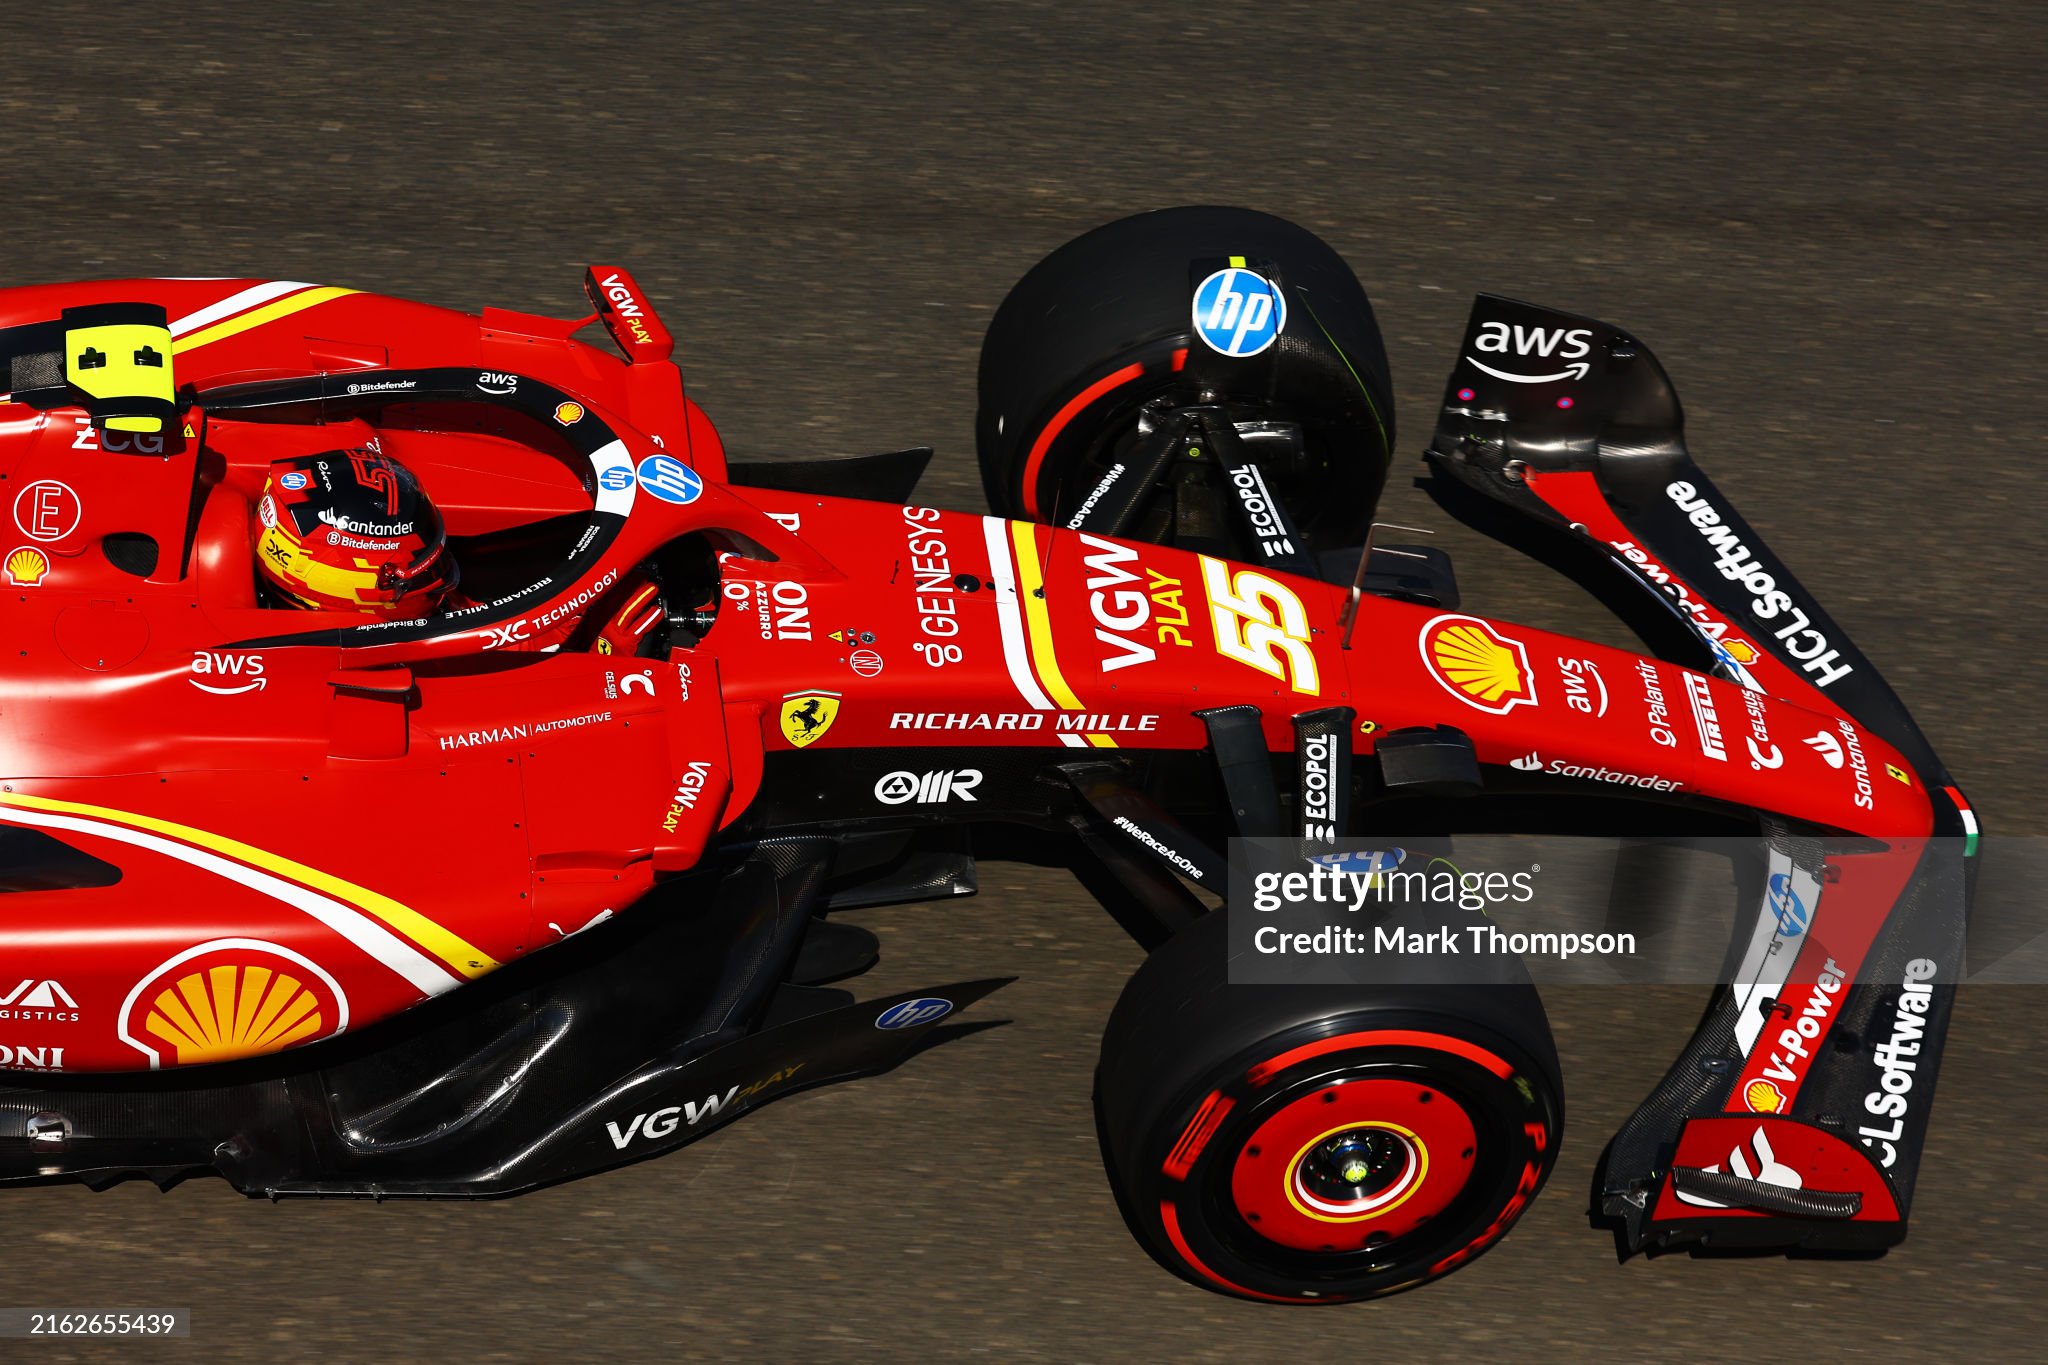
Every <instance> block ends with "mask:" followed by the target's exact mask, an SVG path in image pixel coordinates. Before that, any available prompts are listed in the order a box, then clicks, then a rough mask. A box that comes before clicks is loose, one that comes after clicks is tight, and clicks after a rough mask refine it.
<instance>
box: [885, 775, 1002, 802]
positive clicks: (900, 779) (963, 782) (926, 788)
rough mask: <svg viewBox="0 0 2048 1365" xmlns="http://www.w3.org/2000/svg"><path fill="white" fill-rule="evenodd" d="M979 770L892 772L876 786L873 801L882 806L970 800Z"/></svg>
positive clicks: (979, 778)
mask: <svg viewBox="0 0 2048 1365" xmlns="http://www.w3.org/2000/svg"><path fill="white" fill-rule="evenodd" d="M981 776H982V774H981V769H979V768H941V769H938V770H937V771H934V772H926V773H914V772H908V771H904V772H893V773H889V774H888V775H886V776H885V777H883V778H882V779H881V780H880V781H878V782H876V783H875V800H877V801H880V802H881V803H882V804H883V805H885V806H903V805H909V804H912V803H915V804H917V805H920V806H937V805H943V804H944V803H946V802H948V801H972V800H974V799H975V795H974V789H975V788H976V787H979V786H980V785H981Z"/></svg>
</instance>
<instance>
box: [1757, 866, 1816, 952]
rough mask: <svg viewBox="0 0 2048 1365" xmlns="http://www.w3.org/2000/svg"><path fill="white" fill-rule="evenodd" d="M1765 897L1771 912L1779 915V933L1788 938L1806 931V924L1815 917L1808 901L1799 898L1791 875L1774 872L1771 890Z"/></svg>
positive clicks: (1795, 936)
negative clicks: (1807, 905) (1807, 904)
mask: <svg viewBox="0 0 2048 1365" xmlns="http://www.w3.org/2000/svg"><path fill="white" fill-rule="evenodd" d="M1765 899H1766V901H1767V903H1768V904H1769V905H1770V907H1771V913H1772V914H1774V915H1776V916H1777V917H1778V932H1779V933H1781V934H1783V935H1784V936H1785V937H1786V938H1797V937H1799V936H1800V935H1801V934H1803V933H1805V932H1806V926H1807V924H1808V923H1810V922H1811V920H1812V917H1813V916H1812V912H1811V911H1809V910H1808V909H1807V908H1806V902H1805V901H1803V900H1801V899H1800V898H1799V893H1798V892H1797V891H1795V890H1793V889H1792V879H1791V878H1790V877H1788V876H1786V875H1785V874H1784V873H1782V872H1773V873H1772V874H1771V881H1770V891H1769V894H1768V895H1767V896H1766V898H1765Z"/></svg>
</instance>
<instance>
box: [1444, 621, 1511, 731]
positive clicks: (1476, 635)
mask: <svg viewBox="0 0 2048 1365" xmlns="http://www.w3.org/2000/svg"><path fill="white" fill-rule="evenodd" d="M1421 645H1422V662H1423V663H1424V664H1426V665H1427V666H1428V668H1429V671H1430V673H1431V674H1432V675H1434V676H1435V678H1436V680H1437V681H1438V682H1440V683H1442V684H1443V685H1444V688H1445V690H1446V691H1448V692H1449V693H1450V694H1451V695H1452V696H1454V697H1456V698H1457V699H1458V700H1459V701H1462V702H1464V703H1465V704H1466V705H1467V706H1474V707H1477V708H1478V709H1479V710H1481V711H1491V712H1492V713H1493V714H1494V715H1497V716H1504V715H1506V714H1507V713H1508V712H1509V711H1512V710H1513V709H1514V708H1516V707H1517V706H1534V705H1535V704H1536V681H1535V676H1534V674H1532V673H1531V672H1530V669H1529V655H1528V652H1527V651H1526V650H1524V649H1523V648H1522V642H1521V641H1519V640H1513V639H1509V638H1508V637H1507V636H1505V635H1502V634H1501V633H1500V632H1499V631H1497V630H1495V629H1494V628H1493V627H1492V626H1491V625H1489V624H1488V623H1487V622H1485V621H1482V620H1480V619H1479V618H1478V617H1476V616H1439V617H1437V618H1436V619H1435V620H1433V621H1431V622H1430V623H1429V624H1428V625H1426V626H1424V627H1423V628H1422V636H1421Z"/></svg>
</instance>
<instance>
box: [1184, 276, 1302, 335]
mask: <svg viewBox="0 0 2048 1365" xmlns="http://www.w3.org/2000/svg"><path fill="white" fill-rule="evenodd" d="M1194 322H1195V335H1196V336H1198V337H1200V338H1201V339H1202V343H1203V344H1204V345H1205V346H1207V347H1208V348H1209V349H1210V350H1212V351H1217V352H1220V353H1222V354H1223V355H1227V356H1248V355H1257V354H1258V353H1259V352H1261V351H1263V350H1265V349H1266V348H1267V347H1268V346H1271V345H1272V344H1273V342H1274V340H1275V339H1276V338H1278V337H1279V335H1280V329H1281V328H1283V327H1285V326H1286V325H1287V299H1286V298H1285V296H1283V295H1282V294H1281V292H1280V287H1279V286H1278V285H1276V284H1274V283H1273V282H1272V281H1271V280H1269V279H1267V278H1266V277H1265V276H1264V275H1261V274H1260V273H1259V272H1258V271H1256V270H1247V269H1245V268H1244V267H1243V266H1241V265H1233V266H1229V267H1226V268H1225V269H1222V270H1219V271H1217V272H1216V273H1215V274H1213V275H1211V276H1210V277H1209V278H1208V279H1206V280H1203V281H1202V282H1201V283H1200V284H1199V285H1196V286H1195V308H1194Z"/></svg>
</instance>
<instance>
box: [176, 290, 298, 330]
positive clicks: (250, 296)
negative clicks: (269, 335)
mask: <svg viewBox="0 0 2048 1365" xmlns="http://www.w3.org/2000/svg"><path fill="white" fill-rule="evenodd" d="M310 288H312V286H311V285H309V284H307V283H306V282H305V281H304V280H271V281H270V282H268V283H267V284H258V285H251V286H250V287H249V288H247V289H244V290H243V291H242V292H241V293H239V294H230V295H228V296H227V297H226V298H224V299H222V300H221V301H220V302H219V303H209V304H207V305H206V307H204V308H202V309H200V310H199V311H198V312H196V313H187V314H186V315H185V316H184V317H181V318H179V319H178V320H177V321H176V322H173V323H172V324H171V335H172V336H174V337H180V336H183V335H185V333H187V332H196V331H198V330H199V329H200V328H201V327H206V326H210V325H211V324H213V323H216V322H219V321H220V320H221V319H222V318H228V317H233V316H234V315H235V314H236V313H240V312H243V311H244V310H246V309H250V308H254V307H257V306H258V305H259V304H265V303H269V302H270V301H271V300H272V299H281V298H283V297H284V296H285V295H286V294H291V293H295V292H297V291H298V290H301V289H310Z"/></svg>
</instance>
